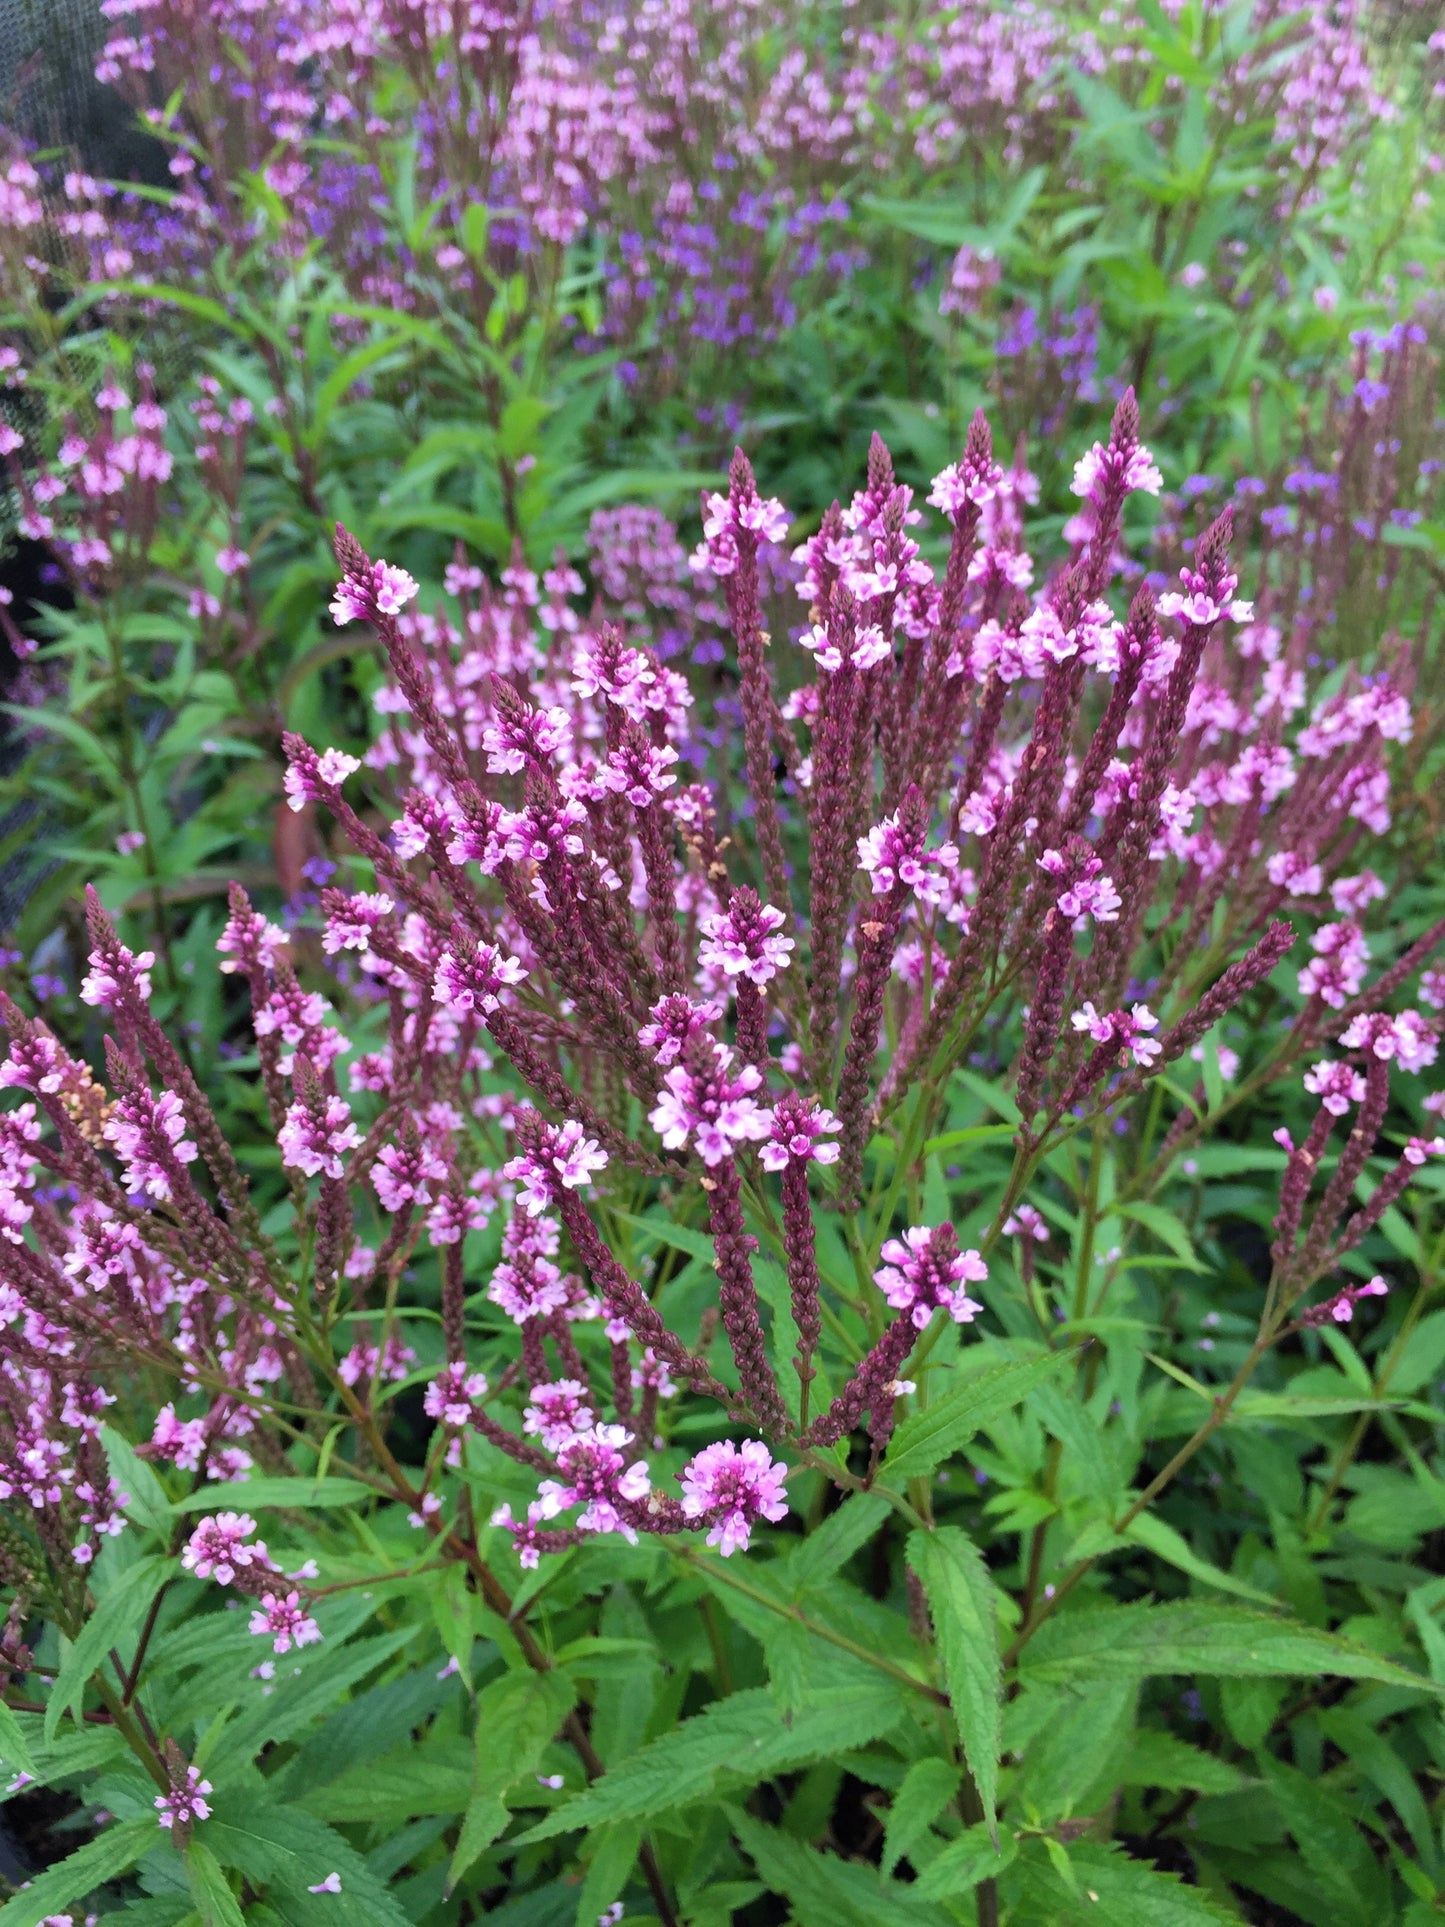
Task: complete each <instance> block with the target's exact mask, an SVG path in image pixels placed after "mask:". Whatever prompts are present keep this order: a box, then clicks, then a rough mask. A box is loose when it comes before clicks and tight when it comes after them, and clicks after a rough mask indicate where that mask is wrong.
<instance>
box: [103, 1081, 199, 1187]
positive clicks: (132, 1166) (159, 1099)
mask: <svg viewBox="0 0 1445 1927" xmlns="http://www.w3.org/2000/svg"><path fill="white" fill-rule="evenodd" d="M105 1135H106V1137H107V1138H108V1139H109V1141H110V1142H111V1143H112V1144H113V1145H114V1146H115V1153H116V1156H117V1157H118V1158H119V1159H120V1160H121V1162H122V1163H123V1164H124V1165H125V1167H126V1172H125V1176H126V1182H127V1184H128V1185H129V1187H130V1189H131V1190H132V1191H144V1192H145V1193H146V1194H147V1196H149V1197H152V1198H157V1199H159V1200H161V1201H162V1202H164V1201H165V1200H167V1199H168V1198H169V1197H170V1196H171V1176H170V1173H169V1171H167V1169H166V1163H165V1160H166V1159H167V1158H174V1160H175V1161H176V1163H177V1164H193V1163H194V1162H195V1160H196V1158H197V1157H198V1156H199V1153H198V1151H197V1150H196V1147H195V1145H194V1144H193V1143H192V1142H191V1140H190V1139H189V1138H188V1137H187V1136H186V1114H185V1112H184V1111H183V1110H182V1109H181V1100H180V1099H179V1098H178V1097H177V1096H176V1094H175V1092H174V1091H161V1092H159V1093H158V1094H157V1095H156V1096H154V1097H152V1096H151V1094H150V1092H149V1091H137V1092H134V1093H132V1094H131V1095H130V1096H127V1097H123V1098H120V1099H119V1100H118V1101H117V1103H116V1106H115V1109H114V1111H113V1112H112V1113H111V1116H110V1118H109V1119H108V1120H107V1122H106V1125H105Z"/></svg>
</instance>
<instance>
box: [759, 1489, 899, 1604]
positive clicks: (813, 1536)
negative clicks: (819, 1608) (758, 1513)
mask: <svg viewBox="0 0 1445 1927" xmlns="http://www.w3.org/2000/svg"><path fill="white" fill-rule="evenodd" d="M890 1509H891V1508H890V1506H889V1503H888V1501H887V1500H886V1499H884V1498H882V1497H880V1496H879V1494H878V1493H876V1492H854V1493H851V1494H850V1495H849V1496H848V1497H847V1498H846V1499H845V1500H844V1501H843V1503H842V1505H840V1506H839V1507H838V1509H837V1510H836V1511H835V1512H830V1513H829V1514H828V1516H827V1518H826V1519H825V1520H824V1521H823V1523H822V1524H821V1525H820V1526H819V1527H818V1528H817V1530H816V1531H815V1532H810V1533H809V1534H808V1536H807V1538H806V1539H800V1540H799V1541H798V1542H797V1544H796V1546H794V1547H793V1549H792V1550H791V1551H790V1552H789V1553H788V1554H787V1555H786V1557H785V1558H783V1559H781V1560H779V1562H778V1569H779V1576H780V1577H781V1578H782V1580H783V1581H784V1583H785V1584H786V1585H787V1586H788V1587H790V1588H791V1590H792V1592H793V1595H794V1597H795V1598H796V1599H798V1600H802V1599H805V1598H806V1597H807V1595H808V1594H809V1593H810V1592H811V1591H813V1590H814V1589H815V1588H817V1587H820V1586H823V1585H825V1584H826V1582H827V1581H828V1580H829V1579H831V1578H832V1577H833V1575H834V1574H835V1573H837V1572H840V1571H841V1570H842V1568H843V1567H844V1566H846V1565H847V1563H848V1561H849V1560H850V1559H851V1558H852V1557H853V1555H854V1553H855V1552H858V1551H860V1550H861V1548H862V1547H864V1546H866V1545H867V1544H868V1542H869V1541H870V1540H871V1539H872V1538H873V1535H874V1534H875V1533H876V1532H877V1530H878V1528H879V1526H880V1525H882V1523H883V1521H884V1519H885V1518H886V1517H887V1515H888V1513H889V1511H890Z"/></svg>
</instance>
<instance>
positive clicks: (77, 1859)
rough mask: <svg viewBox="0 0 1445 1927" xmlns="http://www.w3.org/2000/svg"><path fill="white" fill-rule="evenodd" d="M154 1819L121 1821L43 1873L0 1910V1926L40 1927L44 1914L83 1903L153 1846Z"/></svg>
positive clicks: (54, 1912) (154, 1838)
mask: <svg viewBox="0 0 1445 1927" xmlns="http://www.w3.org/2000/svg"><path fill="white" fill-rule="evenodd" d="M156 1832H157V1829H156V1823H155V1818H154V1816H151V1817H149V1818H147V1819H144V1820H123V1821H122V1822H121V1823H120V1824H119V1825H118V1826H113V1827H107V1828H106V1830H105V1832H104V1833H101V1834H98V1835H97V1836H96V1838H95V1839H94V1840H87V1842H86V1843H85V1845H84V1846H83V1847H81V1848H79V1849H78V1850H77V1851H76V1852H75V1853H72V1854H70V1855H68V1856H67V1857H66V1859H64V1860H62V1861H61V1862H60V1864H59V1865H58V1866H55V1867H47V1868H46V1870H45V1872H44V1873H43V1874H41V1875H40V1876H39V1877H38V1878H37V1879H35V1880H32V1881H31V1883H30V1885H29V1886H28V1887H26V1888H25V1890H24V1891H23V1892H22V1893H18V1894H16V1895H15V1896H14V1898H13V1899H11V1900H7V1901H6V1903H5V1905H4V1906H3V1907H0V1927H40V1922H41V1921H42V1920H44V1918H45V1916H46V1915H47V1914H58V1913H61V1912H62V1911H63V1910H64V1909H65V1908H67V1907H69V1906H70V1905H71V1903H72V1902H73V1901H77V1900H84V1899H85V1897H86V1895H87V1894H90V1893H93V1892H94V1891H95V1889H96V1888H97V1887H101V1886H104V1884H105V1882H106V1881H107V1880H115V1879H116V1878H117V1877H118V1876H119V1875H121V1874H123V1873H126V1872H128V1871H129V1869H130V1868H132V1867H133V1866H134V1865H135V1863H136V1861H137V1860H139V1859H140V1857H141V1855H142V1854H145V1853H149V1852H150V1851H151V1849H152V1848H153V1847H154V1846H155V1844H156Z"/></svg>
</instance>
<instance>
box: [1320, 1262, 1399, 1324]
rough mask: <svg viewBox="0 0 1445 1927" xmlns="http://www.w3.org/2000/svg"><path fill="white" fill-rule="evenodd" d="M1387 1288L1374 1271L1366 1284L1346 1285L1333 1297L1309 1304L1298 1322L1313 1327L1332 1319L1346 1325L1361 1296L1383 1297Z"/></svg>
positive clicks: (1385, 1283) (1351, 1317)
mask: <svg viewBox="0 0 1445 1927" xmlns="http://www.w3.org/2000/svg"><path fill="white" fill-rule="evenodd" d="M1389 1289H1390V1287H1389V1285H1388V1283H1387V1282H1386V1281H1385V1279H1384V1278H1382V1277H1380V1275H1379V1274H1378V1273H1376V1275H1375V1276H1374V1277H1373V1278H1371V1279H1370V1281H1369V1282H1368V1284H1363V1285H1346V1286H1345V1287H1344V1289H1343V1290H1341V1291H1337V1292H1336V1293H1335V1295H1334V1297H1333V1298H1327V1299H1325V1301H1324V1303H1323V1304H1320V1305H1311V1306H1310V1308H1309V1310H1308V1311H1305V1312H1302V1313H1301V1314H1300V1323H1301V1324H1302V1325H1306V1326H1310V1327H1312V1328H1313V1327H1315V1326H1319V1325H1326V1324H1328V1323H1329V1322H1330V1321H1331V1320H1332V1319H1333V1321H1334V1322H1335V1324H1337V1325H1348V1324H1349V1323H1350V1321H1351V1320H1352V1319H1353V1318H1354V1315H1355V1306H1356V1305H1357V1304H1358V1303H1359V1302H1360V1300H1361V1299H1362V1298H1383V1297H1384V1296H1385V1294H1386V1292H1388V1291H1389Z"/></svg>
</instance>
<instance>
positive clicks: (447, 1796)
mask: <svg viewBox="0 0 1445 1927" xmlns="http://www.w3.org/2000/svg"><path fill="white" fill-rule="evenodd" d="M471 1794H472V1749H471V1747H470V1745H469V1744H468V1743H467V1741H466V1740H464V1739H462V1738H461V1737H460V1736H454V1737H452V1738H449V1739H427V1740H419V1741H418V1740H412V1741H408V1743H407V1744H406V1745H405V1746H401V1747H398V1748H397V1749H396V1751H395V1752H392V1753H388V1754H386V1755H384V1756H383V1757H382V1758H381V1759H379V1760H362V1761H359V1762H358V1763H357V1764H356V1765H355V1766H353V1767H351V1768H349V1769H348V1770H347V1771H346V1772H345V1773H342V1774H341V1775H339V1776H338V1778H336V1779H334V1780H332V1781H330V1782H329V1784H327V1785H326V1786H322V1787H317V1788H316V1789H315V1790H314V1791H313V1792H310V1793H303V1794H302V1795H301V1798H300V1800H299V1801H298V1804H299V1805H300V1806H302V1807H304V1808H305V1810H306V1811H307V1812H308V1813H314V1814H315V1815H316V1817H317V1819H318V1820H328V1821H331V1822H333V1823H337V1824H340V1823H343V1822H345V1823H355V1822H361V1821H373V1822H376V1823H378V1824H380V1825H384V1826H386V1827H388V1828H390V1829H392V1830H393V1831H394V1830H396V1829H397V1828H400V1827H402V1826H404V1825H405V1824H406V1822H407V1821H408V1820H415V1819H418V1818H420V1817H421V1816H422V1815H424V1814H429V1813H463V1812H465V1811H466V1807H467V1803H468V1801H469V1800H470V1799H471Z"/></svg>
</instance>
